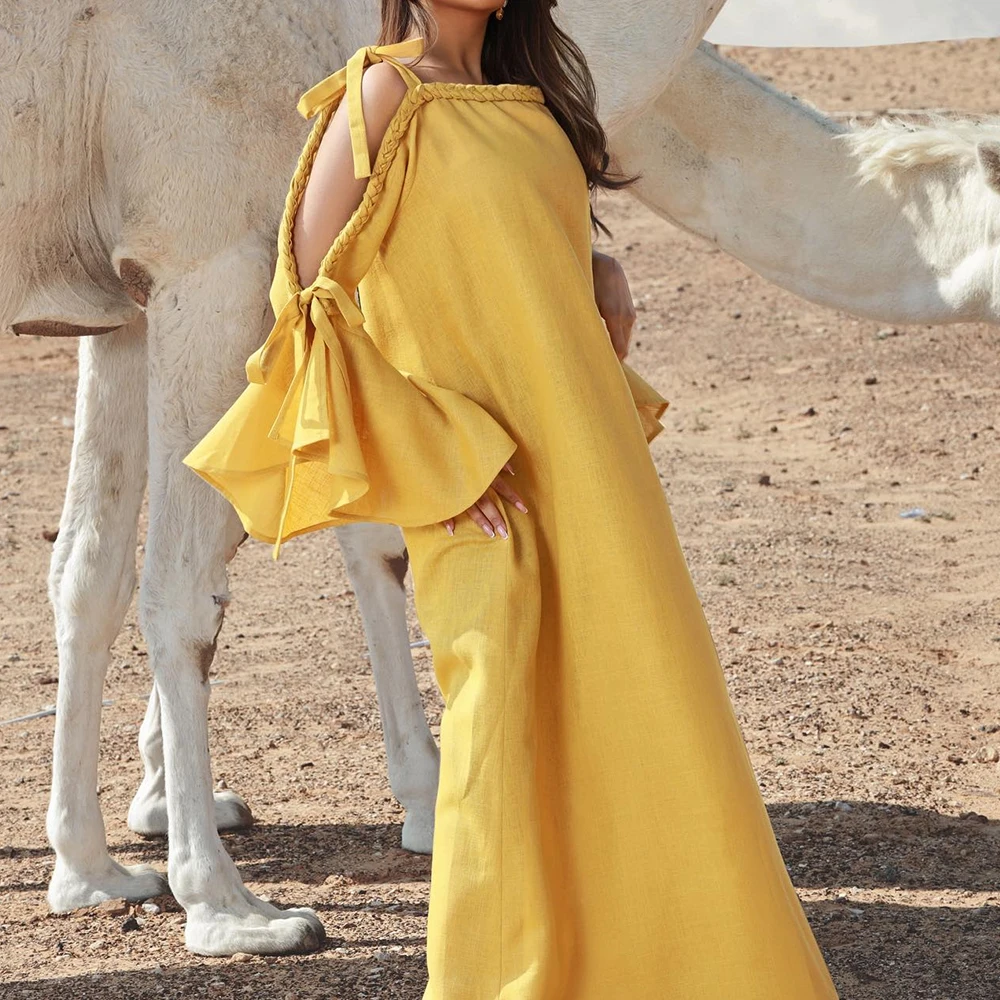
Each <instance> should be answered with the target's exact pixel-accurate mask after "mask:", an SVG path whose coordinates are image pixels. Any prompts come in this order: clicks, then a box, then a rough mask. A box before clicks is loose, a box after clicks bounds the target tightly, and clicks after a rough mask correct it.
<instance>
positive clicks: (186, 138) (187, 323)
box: [0, 0, 919, 954]
mask: <svg viewBox="0 0 1000 1000" xmlns="http://www.w3.org/2000/svg"><path fill="white" fill-rule="evenodd" d="M720 5H721V4H720V3H712V2H708V0H664V2H661V3H658V4H649V3H642V4H640V3H637V2H634V3H626V2H621V3H619V4H616V5H614V6H613V9H612V8H611V7H608V6H607V5H605V8H606V9H607V10H611V12H612V14H613V25H610V26H609V24H607V23H605V18H606V17H609V15H608V14H606V13H605V12H604V11H602V10H601V9H600V7H599V5H593V4H586V3H584V2H583V0H576V2H572V3H564V6H565V7H566V10H565V20H566V22H567V25H568V27H569V29H570V31H571V32H572V33H573V34H574V36H575V37H577V38H578V39H579V40H580V41H581V44H582V45H583V47H584V50H585V51H586V52H587V55H588V58H589V59H590V62H591V65H592V67H593V69H594V73H595V77H596V79H597V82H598V87H599V92H600V94H601V109H602V116H603V118H604V121H605V123H606V124H607V125H608V126H609V128H611V130H612V132H613V134H614V135H615V136H617V135H626V134H632V133H630V132H629V131H628V130H629V129H630V123H633V122H634V123H635V124H634V129H633V131H634V132H641V124H640V123H641V121H642V116H645V115H651V116H653V117H652V119H651V120H652V121H654V122H655V121H657V120H660V116H662V114H663V109H662V107H661V105H660V104H659V103H654V102H656V99H657V96H658V95H659V94H661V93H662V92H663V90H664V88H665V87H667V86H668V85H669V83H670V79H671V76H672V74H673V73H674V72H675V71H676V70H677V69H678V67H681V66H683V65H684V60H685V58H686V57H687V56H688V55H689V54H690V53H691V51H692V50H693V49H694V46H695V45H696V44H697V42H698V40H699V39H700V38H701V36H702V34H703V33H704V30H705V28H706V27H707V26H708V24H709V23H710V21H711V19H712V17H713V16H714V14H715V13H716V11H717V9H718V7H719V6H720ZM560 9H562V8H560ZM372 18H373V8H372V6H371V5H370V4H368V3H367V2H362V0H342V2H341V3H340V4H339V6H338V7H337V8H336V10H335V11H333V12H331V8H330V5H329V4H328V3H326V2H325V0H300V3H299V4H298V5H297V8H296V20H295V22H294V23H289V21H288V19H287V16H286V15H285V14H284V9H283V8H279V7H278V5H277V4H271V5H268V6H262V5H260V4H255V5H253V6H251V5H249V4H247V3H241V2H234V3H229V4H223V3H221V2H218V0H213V2H210V3H204V4H201V5H199V8H198V10H197V12H192V11H190V10H189V9H188V7H185V6H182V5H180V4H171V3H167V2H165V0H133V2H132V3H130V4H128V5H125V4H124V3H122V2H121V0H108V2H107V3H106V4H104V5H102V6H101V7H97V6H79V7H73V8H71V9H66V8H63V9H61V10H60V11H58V12H57V13H55V14H53V13H52V10H51V4H46V3H44V0H18V2H17V3H16V4H15V5H14V8H13V11H10V12H8V11H7V10H5V11H4V13H3V14H0V66H3V67H5V68H4V69H3V70H0V93H3V94H4V98H5V99H4V101H3V102H0V106H2V107H3V109H4V110H3V111H2V112H0V114H2V115H4V117H3V118H0V141H2V142H3V147H4V149H5V153H6V154H7V155H6V157H5V161H6V162H5V168H6V172H5V178H4V179H5V185H6V186H5V188H4V189H3V191H2V192H0V231H2V232H3V233H4V240H3V242H2V243H0V275H3V282H0V327H2V326H6V325H11V326H13V327H14V329H15V331H16V332H22V333H41V334H46V335H69V336H80V337H81V340H80V377H79V388H78V396H77V415H76V432H75V438H74V444H73V453H72V459H71V468H70V479H69V486H68V489H67V494H66V501H65V506H64V510H63V515H62V519H61V523H60V532H59V538H58V540H57V543H56V546H55V549H54V552H53V559H52V566H51V571H50V596H51V600H52V604H53V608H54V612H55V618H56V637H57V643H58V647H59V656H60V687H59V701H58V711H57V716H56V734H55V742H54V750H53V784H52V799H51V804H50V809H49V816H48V832H49V837H50V840H51V842H52V844H53V847H54V849H55V852H56V866H55V870H54V873H53V877H52V881H51V884H50V889H49V902H50V905H51V906H52V907H53V909H56V910H69V909H74V908H77V907H79V906H85V905H91V904H93V903H96V902H100V901H102V900H104V899H108V898H117V897H125V898H131V899H140V898H145V897H147V896H151V895H156V894H158V893H160V892H162V891H164V890H165V888H166V883H165V882H164V880H163V878H162V876H161V875H159V874H158V873H156V872H154V871H152V870H151V869H148V868H145V867H142V866H138V867H134V868H124V867H122V866H120V865H118V864H116V863H115V862H114V861H113V860H112V859H111V857H110V856H109V854H108V849H107V842H106V838H105V833H104V825H103V819H102V817H101V814H100V810H99V806H98V800H97V796H96V792H95V789H96V783H97V745H98V728H99V724H100V702H101V687H102V684H103V678H104V674H105V671H106V669H107V666H108V661H109V649H110V646H111V644H112V642H113V641H114V638H115V636H116V634H117V632H118V630H119V628H120V626H121V622H122V619H123V617H124V614H125V611H126V608H127V605H128V603H129V600H130V598H131V595H132V592H133V589H134V586H135V566H134V551H135V541H136V521H137V515H138V508H139V504H140V502H141V498H142V492H143V486H144V481H145V479H144V476H145V474H146V472H147V468H148V481H149V503H150V529H149V535H148V537H147V542H146V555H145V562H144V567H143V577H142V584H141V588H140V594H139V607H140V623H141V626H142V629H143V632H144V635H145V637H146V640H147V644H148V647H149V659H150V665H151V667H152V670H153V675H154V688H153V693H152V695H151V697H150V700H149V707H148V709H147V713H146V718H145V720H144V723H143V726H142V731H141V733H140V749H141V751H142V754H143V757H144V760H145V764H146V774H145V777H144V779H143V782H142V785H141V786H140V789H139V791H138V793H137V795H136V798H135V800H134V801H133V803H132V806H131V808H130V810H129V822H130V825H131V826H132V828H133V829H135V830H137V831H139V832H143V833H158V832H164V831H165V830H166V828H167V825H168V822H169V828H170V832H171V839H170V856H169V863H168V868H169V883H170V888H171V890H172V891H173V893H174V895H175V896H176V898H177V899H178V901H179V902H180V903H181V904H182V905H183V906H184V907H185V909H186V910H187V912H188V920H187V924H186V927H185V941H186V944H187V946H188V948H189V949H191V950H192V951H196V952H199V953H203V954H231V953H233V952H237V951H239V952H257V953H279V952H292V951H301V950H307V949H309V948H312V947H315V946H316V945H317V944H318V942H319V940H320V938H321V935H322V927H321V925H320V923H319V921H318V919H317V918H316V917H315V914H313V913H312V912H311V911H308V910H301V909H299V910H278V909H276V908H275V907H272V906H270V905H269V904H267V903H265V902H263V901H261V900H259V899H257V898H256V897H254V896H253V895H252V894H250V893H249V892H248V891H247V890H246V889H245V888H244V887H243V885H242V883H241V881H240V878H239V875H238V872H237V870H236V868H235V866H234V865H233V863H232V861H231V860H230V859H229V858H228V856H227V855H226V853H225V851H224V849H223V847H222V844H221V841H220V839H219V837H218V833H217V827H222V828H225V827H229V826H239V825H244V824H246V823H247V822H249V821H250V814H249V811H248V809H247V807H246V805H245V803H244V802H243V801H242V799H240V798H239V796H237V795H236V794H235V793H233V792H228V791H224V792H216V793H215V794H214V795H213V792H212V786H211V770H210V761H209V757H208V751H207V745H208V734H207V725H206V718H205V717H206V707H207V699H208V684H207V683H206V678H207V673H208V669H209V666H210V664H211V658H212V654H213V652H214V646H215V641H216V638H217V636H218V632H219V630H220V628H221V626H222V622H223V617H224V612H225V607H226V604H227V603H228V600H229V596H228V591H227V586H226V564H227V562H228V561H229V560H230V559H231V558H232V557H233V555H234V554H235V551H236V549H237V547H238V546H239V544H240V542H241V541H242V538H243V533H242V529H241V528H240V526H239V523H238V521H237V520H236V519H235V516H234V515H233V513H232V511H231V510H230V509H229V507H228V505H227V504H225V503H224V502H223V501H221V499H220V498H219V497H218V496H217V495H215V494H214V493H213V492H212V491H211V490H209V489H208V488H207V487H205V486H204V484H202V483H201V482H200V481H199V480H197V477H194V476H193V475H192V474H190V472H189V470H186V469H185V468H183V467H182V466H181V464H180V459H181V457H182V456H183V455H184V454H185V453H186V452H187V450H188V449H189V447H190V446H191V444H193V443H194V441H196V440H197V439H198V438H200V437H201V435H202V434H203V433H204V432H205V431H206V430H207V429H208V428H209V427H210V426H212V425H213V424H214V422H215V421H216V419H217V418H218V416H219V415H220V414H221V413H222V412H223V411H224V410H225V408H226V407H227V406H228V404H229V402H231V400H232V399H234V398H235V397H236V395H238V393H239V391H240V390H241V388H242V386H243V383H244V378H245V376H244V367H243V366H244V362H245V359H246V356H247V355H248V354H249V353H250V352H251V351H252V350H253V349H254V348H256V347H257V346H259V344H260V342H261V341H262V340H263V338H264V336H265V335H266V333H267V330H268V328H269V326H270V323H269V317H268V315H267V313H268V305H267V301H266V289H267V287H268V284H269V280H270V271H271V269H272V267H273V262H274V245H275V242H276V238H275V237H276V233H275V228H276V222H277V215H278V211H279V209H280V205H281V203H282V200H283V198H284V194H285V189H286V185H287V181H288V178H289V176H290V175H291V171H292V169H293V167H294V162H295V158H296V156H297V155H298V151H299V150H300V148H301V144H302V141H303V140H304V136H305V128H306V126H305V125H304V123H303V122H302V121H301V119H298V118H297V116H296V115H295V113H294V104H295V98H296V97H297V96H298V94H299V93H301V91H302V90H304V89H305V87H306V86H308V85H309V84H310V83H312V82H315V81H316V80H317V79H319V78H321V77H322V76H324V75H325V74H326V73H328V72H330V71H331V70H332V69H334V68H336V67H338V66H339V65H342V64H343V62H344V61H345V60H346V58H347V56H348V55H349V54H350V53H351V52H352V51H353V50H354V49H355V48H356V47H357V46H358V45H361V44H364V43H365V42H366V41H369V40H370V39H371V38H373V37H374V33H375V25H374V23H373V20H372ZM610 27H613V28H614V31H613V32H612V31H611V30H610ZM612 36H613V37H614V38H615V40H616V47H615V50H614V52H607V51H602V45H601V40H602V38H606V37H612ZM180 52H182V53H183V54H184V56H183V58H184V62H183V63H182V64H181V63H177V62H176V61H175V57H174V56H173V55H172V54H173V53H180ZM7 56H11V58H7ZM240 67H253V72H252V74H251V73H249V72H248V73H246V74H245V75H241V74H240ZM714 93H715V92H712V91H710V93H709V97H710V98H711V96H712V95H713V94H714ZM7 98H9V100H8V99H7ZM719 99H720V100H721V101H722V103H725V97H722V98H719ZM703 103H704V102H703V101H702V100H701V98H697V99H696V100H695V103H694V104H692V105H691V107H698V106H700V105H702V104H703ZM672 113H674V114H677V113H678V110H677V108H673V109H672ZM668 121H669V120H668ZM57 138H58V139H60V140H61V144H59V145H57V143H56V139H57ZM616 142H617V139H616ZM620 155H622V156H623V157H624V158H627V157H628V156H638V155H639V153H637V152H636V150H635V149H633V148H632V147H630V146H628V145H623V146H622V151H621V154H620ZM717 155H719V156H720V157H721V158H723V159H724V158H725V155H726V154H725V151H724V150H719V151H718V153H717ZM39 164H51V165H52V168H51V170H50V171H48V172H45V171H41V172H40V171H39ZM235 192H238V197H234V193H235ZM654 195H655V196H656V197H659V196H660V195H656V194H655V192H654ZM654 195H650V196H649V197H653V196H654ZM644 196H645V195H644ZM846 196H847V195H846V193H845V197H846ZM663 198H664V205H663V210H664V211H665V212H667V214H669V213H670V211H671V210H672V211H674V212H676V211H677V208H676V206H673V207H672V206H671V203H670V200H669V199H670V195H669V191H668V193H667V194H665V195H663ZM918 221H919V220H918ZM29 222H30V224H28V223H29ZM737 255H739V248H738V247H737ZM896 263H897V262H896V260H895V259H893V258H887V259H886V260H885V261H880V262H879V264H880V266H881V267H883V269H884V271H885V282H886V284H887V285H888V284H889V283H890V282H891V281H892V274H893V268H894V267H895V266H896ZM778 277H779V280H786V279H785V278H784V277H783V276H781V275H778ZM836 279H837V275H836V274H828V276H827V278H826V280H827V281H828V282H829V283H830V284H831V285H834V286H835V285H837V280H836ZM787 280H789V281H792V280H795V281H798V282H800V283H801V282H803V281H804V280H805V279H804V278H803V276H802V274H798V275H797V276H795V277H794V278H792V277H788V278H787ZM817 294H820V292H817ZM336 536H337V539H338V542H339V543H340V545H341V547H342V549H343V552H344V556H345V560H346V564H347V569H348V573H349V575H350V578H351V582H352V585H353V586H354V589H355V592H356V593H357V596H358V604H359V608H360V610H361V613H362V619H363V624H364V628H365V633H366V638H367V639H368V642H369V647H370V649H371V657H372V666H373V672H374V675H375V681H376V688H377V694H378V700H379V706H380V711H381V713H382V722H383V728H384V733H385V740H386V748H387V756H388V759H389V777H390V783H391V786H392V789H393V792H394V794H395V795H396V796H397V798H398V800H399V801H400V803H401V804H402V805H403V806H404V808H405V810H406V820H405V822H404V825H403V846H404V847H408V848H410V849H412V850H422V851H428V850H429V849H430V842H431V835H432V830H433V804H434V797H435V794H436V785H437V748H436V746H435V744H434V741H433V738H432V736H431V735H430V732H429V730H428V728H427V724H426V719H425V718H424V715H423V711H422V706H421V702H420V697H419V692H418V690H417V687H416V682H415V679H414V676H413V668H412V661H411V658H410V654H409V649H408V642H407V633H406V628H405V618H404V595H403V590H402V586H401V584H402V576H403V573H404V572H405V567H406V562H405V550H404V549H403V546H402V539H401V536H400V534H399V532H398V530H397V529H395V528H391V527H386V526H379V525H356V526H352V527H350V528H340V529H336Z"/></svg>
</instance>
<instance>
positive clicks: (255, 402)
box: [184, 275, 517, 558]
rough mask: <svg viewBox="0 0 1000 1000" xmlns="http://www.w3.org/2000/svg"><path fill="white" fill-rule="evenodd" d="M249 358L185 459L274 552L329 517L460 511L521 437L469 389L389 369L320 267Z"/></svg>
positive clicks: (433, 517)
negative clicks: (231, 395) (228, 398)
mask: <svg viewBox="0 0 1000 1000" xmlns="http://www.w3.org/2000/svg"><path fill="white" fill-rule="evenodd" d="M246 369H247V378H248V382H249V384H248V385H247V387H246V388H245V389H244V391H243V393H242V395H241V396H240V397H239V399H238V400H237V401H236V402H235V403H234V404H233V406H232V407H231V408H230V410H229V411H228V412H227V413H226V414H225V416H224V417H223V419H222V420H220V421H219V423H218V424H216V426H215V427H214V428H213V429H212V430H211V431H210V432H209V433H208V434H207V435H206V436H205V437H204V438H203V439H202V440H201V441H200V442H199V443H198V445H197V446H196V447H195V448H194V449H193V450H192V451H191V452H190V453H189V454H188V455H187V456H186V457H185V459H184V462H185V464H186V465H188V466H190V467H191V468H193V469H194V470H195V471H196V472H197V473H198V474H199V475H200V476H202V478H204V479H206V480H207V481H208V482H209V483H211V484H212V485H213V486H214V487H215V488H216V489H218V490H219V491H220V492H222V493H223V494H224V495H225V496H226V497H227V498H228V499H229V500H230V502H231V503H232V504H233V506H234V507H235V508H236V512H237V513H238V514H239V516H240V520H241V521H242V523H243V526H244V528H245V529H246V531H247V532H248V533H249V534H250V535H252V536H253V537H254V538H258V539H261V540H264V541H269V542H272V543H273V544H274V556H275V558H277V556H278V551H279V548H280V545H281V543H282V542H283V541H285V540H287V539H289V538H292V537H294V536H295V535H299V534H302V533H304V532H306V531H312V530H315V529H316V528H319V527H324V526H327V525H333V524H345V523H351V522H357V521H379V522H384V523H389V524H397V525H401V526H403V527H407V526H411V525H421V524H433V523H437V522H440V521H444V520H445V519H446V518H449V517H452V516H455V515H457V514H460V513H461V512H462V511H464V510H467V509H468V508H469V507H470V506H472V504H473V503H475V502H476V500H478V499H479V498H480V497H481V496H482V495H483V494H484V493H485V492H486V490H487V489H488V488H489V486H490V485H491V483H492V482H493V479H494V478H495V476H496V475H497V473H498V472H499V471H500V470H501V469H502V468H503V465H504V463H505V462H506V461H507V460H508V459H509V458H510V457H511V455H512V454H513V453H514V451H515V450H516V447H517V445H516V443H515V441H514V440H513V438H511V437H510V435H509V434H508V433H507V430H506V429H505V428H504V427H503V426H502V425H501V424H500V423H499V422H498V421H497V420H496V419H495V418H494V417H493V416H492V415H491V414H490V413H489V412H488V411H487V410H486V409H485V408H484V407H482V406H480V405H479V404H478V403H476V402H475V401H474V400H472V399H470V398H469V397H468V396H466V395H464V394H463V393H461V392H459V391H457V390H454V389H448V388H445V387H444V386H440V385H437V384H436V383H434V382H431V381H430V380H428V379H425V378H422V377H420V376H417V375H414V374H411V373H409V372H403V371H400V370H399V369H397V368H395V367H393V365H391V364H390V363H389V361H388V360H387V359H386V358H385V357H384V356H383V355H382V354H381V353H380V352H379V350H378V348H377V347H376V346H375V343H374V341H372V339H371V337H370V336H369V335H368V332H367V331H366V330H365V329H364V316H363V314H362V312H361V310H360V309H359V308H358V305H357V303H356V302H355V301H354V298H353V297H352V295H351V294H350V293H349V292H348V291H347V289H346V288H344V286H342V285H341V284H340V283H338V282H337V281H335V280H333V279H332V278H330V277H327V276H322V275H321V276H320V277H318V278H317V279H316V281H314V282H313V284H312V285H310V286H309V287H308V288H304V289H301V290H300V291H298V292H297V293H296V294H293V295H291V296H290V297H289V299H288V300H287V302H286V303H285V305H284V307H283V308H282V309H281V310H280V312H279V313H278V315H277V318H276V320H275V323H274V325H273V327H272V328H271V331H270V333H269V335H268V337H267V339H266V340H265V342H264V344H263V345H262V346H261V347H260V348H258V350H257V351H256V352H255V353H254V354H252V355H251V356H250V358H249V359H248V360H247V365H246ZM441 530H442V531H443V530H444V529H443V528H442V529H441Z"/></svg>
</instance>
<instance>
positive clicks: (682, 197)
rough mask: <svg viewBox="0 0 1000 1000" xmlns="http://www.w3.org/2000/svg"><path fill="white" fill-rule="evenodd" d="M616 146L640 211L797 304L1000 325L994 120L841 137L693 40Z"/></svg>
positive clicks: (893, 317)
mask: <svg viewBox="0 0 1000 1000" xmlns="http://www.w3.org/2000/svg"><path fill="white" fill-rule="evenodd" d="M613 149H614V152H615V154H616V155H617V157H618V159H619V161H620V162H621V165H622V168H623V169H624V170H626V171H627V172H629V173H641V174H642V176H641V178H640V180H639V181H638V183H637V184H636V185H635V187H634V188H633V189H632V191H633V193H634V194H635V195H636V196H637V197H638V198H639V199H640V200H641V201H642V202H644V203H645V204H646V205H648V206H649V207H650V208H652V209H653V210H654V211H655V212H657V213H658V214H660V215H662V216H664V217H665V218H667V219H669V220H670V221H672V222H674V223H675V224H676V225H679V226H681V227H682V228H684V229H687V230H688V231H690V232H693V233H695V234H697V235H699V236H703V237H705V238H707V239H709V240H711V241H713V242H714V243H715V244H717V245H718V246H719V247H721V248H722V249H723V250H725V251H726V252H728V253H730V254H732V255H733V256H734V257H736V258H738V259H739V260H741V261H742V262H743V263H745V264H747V265H748V266H749V267H751V268H752V269H753V270H754V271H756V272H757V273H758V274H760V275H762V276H763V277H765V278H767V279H768V280H769V281H773V282H774V283H775V284H777V285H780V286H781V287H782V288H786V289H788V290H790V291H792V292H794V293H795V294H796V295H799V296H801V297H802V298H804V299H809V300H810V301H812V302H817V303H819V304H820V305H824V306H830V307H831V308H834V309H843V310H846V311H848V312H850V313H852V314H854V315H857V316H863V317H866V318H869V319H874V320H877V321H880V322H886V323H941V324H944V323H956V322H973V321H978V322H985V323H1000V120H992V121H991V120H986V121H983V122H981V123H971V122H963V121H953V120H949V119H943V118H942V119H940V120H933V119H932V120H931V122H930V124H927V125H922V126H921V127H918V128H917V127H913V126H911V125H906V124H903V123H900V122H892V121H884V122H880V123H877V124H876V125H874V126H871V127H868V128H853V129H852V128H847V127H845V126H844V125H843V124H841V123H839V122H835V121H833V120H832V119H830V118H828V117H826V116H824V115H822V114H821V113H819V112H818V111H815V110H813V109H812V108H809V107H807V106H805V105H803V104H802V103H801V102H800V101H797V100H795V99H794V98H791V97H789V96H788V95H786V94H783V93H781V92H780V91H778V90H776V89H775V88H774V87H772V86H770V85H769V84H767V83H765V82H764V81H763V80H761V79H760V78H759V77H756V76H754V75H753V74H752V73H750V72H749V71H748V70H746V69H745V68H744V67H742V66H740V65H738V64H737V63H734V62H732V61H731V60H728V59H725V58H723V57H722V56H721V55H719V53H718V52H717V51H716V49H715V48H714V47H713V46H712V45H711V44H709V43H708V42H702V43H701V45H700V46H699V47H698V48H697V49H696V50H695V52H694V53H693V54H692V55H691V57H690V58H688V59H687V60H685V62H684V63H683V65H682V66H681V68H680V69H679V70H678V73H677V75H676V76H675V77H674V79H673V81H672V82H671V83H670V84H669V85H668V86H667V88H666V90H664V92H663V93H662V94H661V95H660V96H659V97H658V98H657V100H656V102H655V104H654V105H653V106H652V107H651V108H649V109H648V110H647V111H645V112H643V113H641V114H640V115H639V116H638V117H637V118H636V119H635V120H634V121H633V122H632V123H631V124H629V125H627V126H626V127H624V128H623V129H621V130H620V131H619V132H617V133H616V135H615V136H614V142H613Z"/></svg>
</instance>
